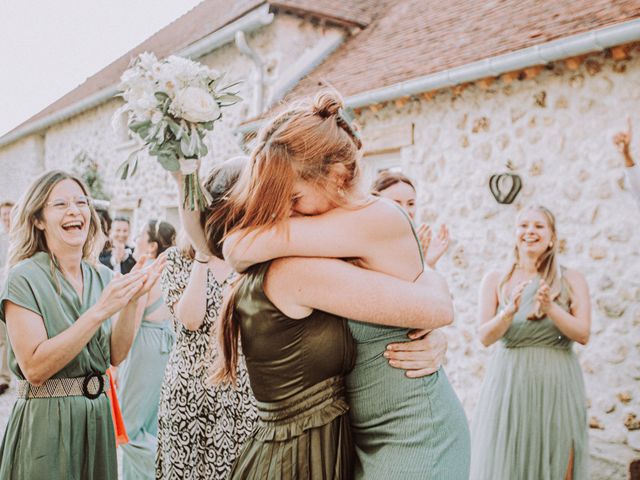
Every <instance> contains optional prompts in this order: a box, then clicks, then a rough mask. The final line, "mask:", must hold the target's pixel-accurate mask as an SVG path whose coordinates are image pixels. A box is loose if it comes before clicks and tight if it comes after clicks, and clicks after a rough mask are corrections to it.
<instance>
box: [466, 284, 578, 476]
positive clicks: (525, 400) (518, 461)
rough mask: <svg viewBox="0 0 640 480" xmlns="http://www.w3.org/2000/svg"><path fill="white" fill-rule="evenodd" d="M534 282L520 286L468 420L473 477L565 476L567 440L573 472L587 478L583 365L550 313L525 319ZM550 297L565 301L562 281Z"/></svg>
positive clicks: (565, 305)
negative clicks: (509, 320)
mask: <svg viewBox="0 0 640 480" xmlns="http://www.w3.org/2000/svg"><path fill="white" fill-rule="evenodd" d="M538 283H539V282H538V281H535V282H531V284H530V285H528V286H527V288H525V290H524V292H523V294H522V299H521V304H520V308H519V310H518V311H517V312H516V314H515V316H514V318H513V323H512V324H511V326H510V327H509V329H508V330H507V332H506V333H505V335H504V336H503V337H502V339H501V341H500V344H498V345H496V350H495V352H494V354H493V357H492V359H491V362H490V363H489V365H488V367H487V373H486V376H485V379H484V382H483V384H482V392H481V394H480V399H479V401H478V406H477V407H476V412H475V415H474V422H473V425H472V427H473V428H472V458H471V478H472V479H475V480H511V479H515V478H517V479H518V480H558V479H563V478H564V475H565V473H566V470H567V462H568V461H569V456H570V451H571V448H572V447H573V451H574V467H573V468H574V475H573V478H575V479H576V480H578V479H585V478H588V472H587V457H588V447H587V401H586V396H585V389H584V381H583V378H582V371H581V369H580V364H579V363H578V359H577V358H576V355H575V353H574V352H573V350H572V345H573V342H572V341H571V340H570V339H569V338H567V337H565V336H564V335H563V334H562V332H561V331H560V330H558V327H556V326H555V324H554V323H553V321H552V320H551V319H550V318H549V317H543V318H542V319H540V320H527V317H528V315H529V313H530V312H531V311H532V310H533V307H534V302H535V296H536V292H537V290H538ZM556 302H557V303H558V304H559V305H560V306H561V307H562V308H564V309H565V310H568V309H569V294H568V291H567V288H566V287H563V290H562V292H561V295H560V297H559V298H558V299H557V300H556ZM500 308H501V309H502V308H504V306H503V305H501V306H500Z"/></svg>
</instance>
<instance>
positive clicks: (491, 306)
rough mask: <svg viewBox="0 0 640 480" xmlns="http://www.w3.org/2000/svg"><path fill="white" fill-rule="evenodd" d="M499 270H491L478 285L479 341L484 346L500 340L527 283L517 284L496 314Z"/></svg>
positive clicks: (508, 325)
mask: <svg viewBox="0 0 640 480" xmlns="http://www.w3.org/2000/svg"><path fill="white" fill-rule="evenodd" d="M500 277H501V274H500V272H491V273H489V274H487V275H485V277H484V278H483V279H482V285H481V287H480V319H479V320H480V328H479V334H480V341H481V342H482V344H483V345H484V346H485V347H489V346H491V345H493V344H494V343H495V342H497V341H498V340H500V339H501V338H502V337H503V336H504V334H505V333H507V330H509V327H510V326H511V322H512V321H513V316H514V315H515V313H516V311H517V310H518V307H519V306H520V298H521V296H522V291H523V290H524V287H525V286H526V285H527V283H526V282H525V283H522V284H520V285H518V286H517V287H516V288H515V289H514V290H513V293H512V294H511V301H510V302H509V305H507V306H506V307H505V308H504V310H502V311H501V312H500V313H498V314H497V315H496V311H497V309H498V284H499V282H500Z"/></svg>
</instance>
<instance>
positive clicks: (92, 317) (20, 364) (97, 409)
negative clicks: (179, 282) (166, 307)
mask: <svg viewBox="0 0 640 480" xmlns="http://www.w3.org/2000/svg"><path fill="white" fill-rule="evenodd" d="M101 237H102V233H101V230H100V223H99V220H98V217H97V214H96V212H95V210H94V208H93V206H92V205H91V199H90V198H89V193H88V190H87V188H86V187H85V185H84V184H83V183H82V181H81V180H80V179H78V178H77V177H75V176H73V175H69V174H67V173H65V172H62V171H51V172H48V173H45V174H43V175H42V176H41V177H39V178H38V179H36V180H35V181H34V182H33V184H32V185H31V186H30V187H29V189H28V191H27V192H26V194H25V195H24V196H23V198H22V199H21V200H20V201H19V202H18V205H17V207H16V212H15V216H14V218H13V229H12V232H11V241H10V247H9V262H8V265H9V268H10V270H9V272H8V278H7V281H6V283H5V285H4V289H3V291H2V293H1V294H0V320H2V321H3V322H5V323H6V325H7V331H8V334H9V341H10V349H9V362H10V365H11V370H12V371H13V373H14V374H15V375H16V376H17V377H18V400H17V401H16V403H15V405H14V408H13V411H12V413H11V416H10V418H9V421H8V424H7V430H6V434H5V436H4V440H3V443H2V446H1V447H0V478H2V479H3V480H4V479H6V480H23V479H24V480H27V479H28V480H38V479H51V478H83V479H84V478H87V479H90V478H100V479H116V478H117V468H116V454H115V446H116V444H115V437H114V431H113V423H112V420H111V411H110V404H109V400H108V398H107V395H106V393H105V388H108V387H107V386H108V380H106V379H105V378H106V377H105V371H106V370H107V368H108V367H109V365H117V364H119V363H120V362H121V361H122V360H124V358H125V357H126V355H127V352H128V351H129V348H130V346H131V343H132V341H133V337H134V320H135V318H134V317H135V310H136V308H137V305H138V299H139V298H140V297H141V296H143V295H144V294H146V293H147V292H148V291H149V290H150V288H151V287H152V286H153V285H154V284H155V282H156V280H157V279H158V276H159V274H160V270H161V268H162V263H161V262H157V263H155V264H154V265H153V266H152V267H151V268H148V269H146V270H143V269H142V264H141V263H140V264H139V265H138V266H137V267H136V271H134V272H132V273H131V274H129V275H124V276H121V277H119V278H116V279H113V280H112V278H111V277H112V273H111V272H110V271H109V270H108V269H107V268H105V267H103V266H101V265H96V263H95V259H96V257H97V255H98V252H99V249H100V247H101V245H102V241H101ZM112 317H113V318H112Z"/></svg>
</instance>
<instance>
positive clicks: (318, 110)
mask: <svg viewBox="0 0 640 480" xmlns="http://www.w3.org/2000/svg"><path fill="white" fill-rule="evenodd" d="M343 107H344V102H343V101H342V97H341V96H340V95H339V94H338V93H337V92H335V91H330V90H329V91H323V92H320V93H318V94H317V95H316V97H315V98H314V100H313V107H312V109H313V113H314V114H316V115H320V116H321V117H322V118H329V117H331V116H333V115H337V114H338V111H339V110H340V109H341V108H343Z"/></svg>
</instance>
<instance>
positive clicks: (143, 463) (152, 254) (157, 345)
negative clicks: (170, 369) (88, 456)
mask: <svg viewBox="0 0 640 480" xmlns="http://www.w3.org/2000/svg"><path fill="white" fill-rule="evenodd" d="M175 239H176V230H175V228H173V226H172V225H171V224H169V223H167V222H161V221H158V220H150V221H149V222H147V223H146V224H145V225H144V227H143V229H142V232H140V235H139V236H138V238H137V240H136V248H135V250H134V257H136V260H138V259H139V257H140V256H141V255H143V254H146V255H147V258H149V260H148V262H152V261H153V259H156V258H158V256H159V255H162V254H163V252H164V251H165V250H167V249H168V248H169V247H171V246H173V245H174V244H175ZM142 301H143V302H144V311H142V312H140V315H139V317H138V318H137V319H136V320H137V322H136V326H137V327H138V328H137V333H136V338H135V340H134V342H133V346H132V347H131V351H130V352H129V355H128V356H127V358H126V360H125V361H124V362H123V363H122V366H121V367H120V369H119V370H118V380H119V381H118V390H119V393H120V402H121V403H122V416H123V419H124V426H125V428H126V430H127V436H128V437H129V442H128V443H126V444H125V445H122V446H121V447H120V448H121V449H122V478H123V479H125V480H143V479H149V480H153V479H155V478H156V475H155V459H156V450H157V447H158V405H159V403H160V387H161V386H162V380H163V379H164V371H165V367H166V365H167V360H168V359H169V353H171V348H172V346H173V342H174V334H173V330H172V329H171V326H170V321H171V320H170V312H169V309H168V308H167V307H166V305H165V304H164V299H163V298H162V291H161V288H160V285H159V284H156V285H155V286H154V288H153V289H151V291H150V292H149V293H148V294H147V296H146V297H144V299H143V300H142Z"/></svg>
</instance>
